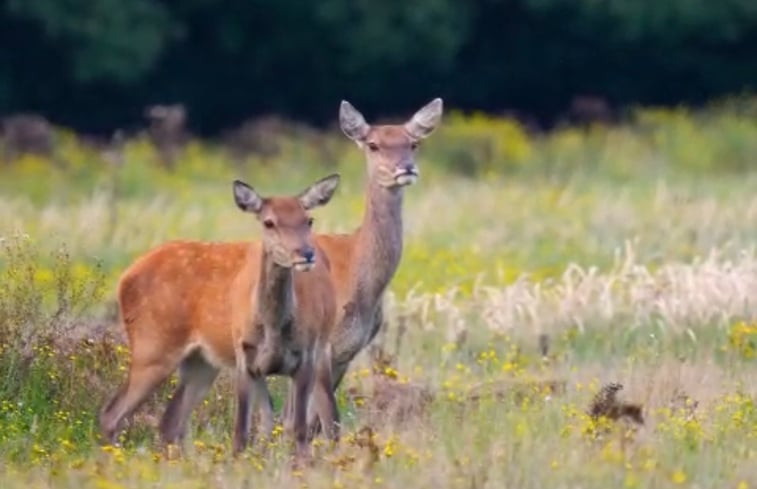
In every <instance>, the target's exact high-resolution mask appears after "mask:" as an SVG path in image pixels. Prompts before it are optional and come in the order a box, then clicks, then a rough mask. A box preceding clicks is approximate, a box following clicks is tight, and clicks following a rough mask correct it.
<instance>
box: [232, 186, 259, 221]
mask: <svg viewBox="0 0 757 489" xmlns="http://www.w3.org/2000/svg"><path fill="white" fill-rule="evenodd" d="M234 202H236V204H237V207H239V208H240V209H242V210H243V211H245V212H253V213H255V214H257V213H258V212H260V209H262V208H263V198H262V197H261V196H260V195H259V194H258V193H257V192H256V191H255V189H254V188H252V187H250V186H249V185H247V184H246V183H244V182H243V181H241V180H234Z"/></svg>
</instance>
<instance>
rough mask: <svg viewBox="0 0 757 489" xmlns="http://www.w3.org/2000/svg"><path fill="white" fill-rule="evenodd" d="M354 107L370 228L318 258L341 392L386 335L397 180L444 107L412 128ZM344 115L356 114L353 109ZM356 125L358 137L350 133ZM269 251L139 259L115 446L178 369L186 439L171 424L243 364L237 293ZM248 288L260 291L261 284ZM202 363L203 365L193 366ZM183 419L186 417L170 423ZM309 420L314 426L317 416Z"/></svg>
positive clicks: (326, 239)
mask: <svg viewBox="0 0 757 489" xmlns="http://www.w3.org/2000/svg"><path fill="white" fill-rule="evenodd" d="M345 104H346V103H343V105H342V113H341V114H340V117H341V116H344V115H345V113H347V114H348V115H349V116H351V118H350V117H348V118H343V120H341V122H342V128H343V130H344V131H345V133H347V135H348V136H349V137H351V138H353V139H354V140H355V141H356V142H357V143H358V145H359V146H360V147H361V148H363V150H364V152H365V154H366V160H367V170H368V183H367V189H366V210H365V215H364V218H363V223H362V224H361V226H360V227H359V228H358V229H357V230H356V231H355V232H353V233H351V234H331V235H316V236H315V237H314V240H315V247H316V249H317V250H318V256H319V257H321V256H323V257H327V258H328V263H329V266H330V269H329V275H330V278H331V283H332V284H333V287H334V290H335V293H336V315H335V318H334V321H333V325H332V332H331V335H330V341H329V342H330V346H331V354H332V359H333V360H332V372H333V385H334V389H336V387H337V386H338V385H339V383H340V381H341V379H342V377H343V375H344V373H345V372H346V370H347V367H348V365H349V362H350V361H351V360H352V359H353V358H354V357H355V355H357V353H358V352H360V350H361V349H362V348H364V347H365V346H366V345H367V344H368V343H369V342H370V340H371V339H372V338H373V336H374V335H375V334H376V332H377V331H378V325H379V324H380V320H381V300H382V297H383V293H384V291H385V289H386V287H387V285H388V284H389V281H390V280H391V278H392V276H393V275H394V272H395V270H396V268H397V265H398V263H399V259H400V255H401V252H402V215H401V210H402V192H403V188H402V186H401V185H397V184H396V182H395V179H394V178H393V177H392V176H393V173H394V171H396V170H398V169H400V168H409V169H410V168H411V169H413V170H415V169H416V167H415V157H414V154H415V149H416V147H417V143H418V141H419V140H420V139H422V138H423V137H426V136H427V135H428V134H430V132H431V130H432V129H433V128H434V126H435V125H437V124H438V120H439V117H440V116H441V100H439V99H437V100H435V101H433V102H431V103H430V104H428V105H427V106H426V107H424V108H423V109H421V110H420V111H419V112H418V113H416V115H415V116H414V117H413V118H412V119H411V120H410V121H408V122H407V123H406V124H405V125H404V126H403V125H397V126H376V127H371V126H369V125H368V124H366V123H365V121H364V120H363V119H362V116H360V115H359V114H358V113H357V111H355V110H354V109H353V108H352V107H351V106H349V104H346V106H345ZM345 107H348V109H351V110H347V111H345ZM355 114H357V117H355ZM348 123H351V124H352V129H354V130H350V128H348V127H347V126H348ZM260 247H261V244H260V243H259V242H253V243H244V242H240V243H203V242H192V241H179V242H171V243H166V244H163V245H160V246H158V247H157V248H155V249H153V250H151V251H150V252H148V253H147V254H145V255H144V256H142V257H140V258H139V259H138V260H137V261H136V262H135V263H134V264H133V265H132V266H131V267H129V268H128V269H127V270H126V271H125V272H124V274H123V276H122V278H121V280H120V283H119V290H118V298H119V307H120V312H121V317H122V321H123V323H124V326H125V328H126V331H127V336H128V338H129V344H130V346H131V350H132V366H131V367H130V371H129V378H128V379H127V382H126V383H125V384H124V386H123V387H122V388H121V390H120V391H119V392H118V393H117V394H116V396H115V398H114V399H113V400H112V401H111V402H110V403H109V404H108V405H107V406H106V407H105V409H104V410H103V412H102V415H101V418H100V421H101V429H102V431H103V434H104V435H105V437H106V438H108V439H112V438H113V436H114V435H115V433H116V431H117V429H118V425H119V423H120V421H121V419H123V417H124V416H127V415H128V414H130V413H131V412H132V411H133V410H134V409H136V408H137V407H138V405H139V404H140V403H141V402H142V401H143V400H144V398H145V397H146V396H147V395H148V394H149V393H150V392H152V390H153V389H154V388H155V387H156V386H157V385H158V384H160V383H161V382H162V381H163V380H164V379H165V378H166V377H167V376H168V375H170V374H171V372H172V371H173V370H174V369H175V368H176V366H177V365H180V369H181V372H182V382H181V383H180V385H179V387H178V388H177V390H176V392H175V393H174V395H173V397H172V400H171V402H170V404H169V407H168V409H167V411H166V415H164V422H165V423H164V425H163V427H162V429H161V431H162V433H163V437H164V439H165V440H166V441H168V442H173V441H174V440H176V439H178V438H179V437H180V436H181V435H182V434H183V433H184V430H185V426H183V424H182V423H179V425H177V424H176V422H173V424H171V423H169V422H168V419H169V418H170V419H179V420H185V418H186V417H187V416H188V411H191V405H193V404H192V403H193V402H197V400H198V399H199V398H201V397H202V395H204V393H205V391H207V388H208V387H209V386H210V385H211V384H212V382H213V380H214V379H215V376H216V375H217V372H218V370H219V369H220V368H222V367H228V368H233V367H234V366H235V351H234V341H233V335H232V328H231V323H232V318H231V312H230V308H229V306H228V304H229V302H228V301H229V300H230V299H229V297H228V291H229V290H230V289H231V285H232V283H233V281H234V280H235V277H236V276H237V273H238V272H239V270H241V269H243V268H244V269H246V272H245V274H246V276H247V277H251V279H252V280H256V279H257V277H258V276H259V262H256V261H248V251H249V253H250V255H251V256H259V255H260ZM318 263H324V260H319V261H318ZM314 271H315V270H314ZM302 276H303V274H296V275H295V284H294V286H295V290H296V293H297V294H301V295H302V296H305V295H307V294H308V293H310V292H309V291H310V290H315V288H313V287H309V286H308V283H307V282H306V281H305V282H303V280H305V279H304V278H301V277H302ZM247 286H248V287H250V288H251V287H252V284H247ZM197 351H201V354H199V355H195V356H193V360H192V361H191V362H188V361H187V358H189V356H190V354H192V353H195V352H197ZM198 356H199V358H201V359H202V362H198V361H196V360H194V358H197V357H198ZM185 370H187V375H185V374H184V372H185ZM185 378H186V379H187V380H186V382H187V383H191V384H192V386H191V389H189V390H190V391H191V395H189V396H187V394H185V392H186V391H187V389H186V388H185V387H182V386H183V385H184V384H185V380H184V379H185ZM190 378H193V379H194V378H196V379H197V380H189V379H190ZM259 387H260V386H259ZM262 387H263V389H260V390H259V391H257V395H260V396H265V398H264V399H260V398H258V399H257V401H258V402H259V403H260V407H261V414H262V417H263V419H271V418H272V412H271V405H270V398H269V396H268V391H267V389H265V388H264V387H265V386H264V385H263V386H262ZM182 389H183V390H182ZM293 395H294V389H290V395H289V399H288V401H287V404H288V408H287V409H286V417H287V419H288V420H289V422H290V423H291V417H292V414H293V413H292V403H291V400H292V397H293ZM256 397H257V396H256ZM124 399H126V401H128V402H126V401H124ZM117 408H118V409H117ZM169 411H170V413H169ZM174 412H178V413H179V414H181V416H169V414H173V413H174ZM310 419H311V420H314V419H315V413H313V415H312V417H311V418H310Z"/></svg>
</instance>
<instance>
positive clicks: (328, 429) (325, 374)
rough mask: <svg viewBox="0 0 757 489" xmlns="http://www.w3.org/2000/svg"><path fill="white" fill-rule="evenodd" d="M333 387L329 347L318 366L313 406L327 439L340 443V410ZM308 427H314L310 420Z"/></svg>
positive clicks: (321, 356) (319, 359) (319, 360)
mask: <svg viewBox="0 0 757 489" xmlns="http://www.w3.org/2000/svg"><path fill="white" fill-rule="evenodd" d="M332 387H333V380H332V375H331V355H329V351H328V346H327V347H326V350H325V351H324V352H323V353H322V355H320V358H318V362H317V364H316V373H315V386H314V388H313V389H314V392H313V400H314V403H313V404H315V409H314V410H315V411H316V412H317V413H318V419H320V421H321V427H322V428H323V430H324V432H325V435H326V437H327V438H328V439H330V440H332V441H335V442H336V441H339V408H338V407H337V404H336V396H335V395H334V391H333V389H332ZM308 426H310V427H311V428H312V427H313V424H311V422H310V420H308Z"/></svg>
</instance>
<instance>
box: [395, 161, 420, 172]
mask: <svg viewBox="0 0 757 489" xmlns="http://www.w3.org/2000/svg"><path fill="white" fill-rule="evenodd" d="M397 171H398V172H400V173H405V174H407V175H417V174H418V167H417V166H415V163H413V162H412V161H406V162H403V163H400V164H399V165H397Z"/></svg>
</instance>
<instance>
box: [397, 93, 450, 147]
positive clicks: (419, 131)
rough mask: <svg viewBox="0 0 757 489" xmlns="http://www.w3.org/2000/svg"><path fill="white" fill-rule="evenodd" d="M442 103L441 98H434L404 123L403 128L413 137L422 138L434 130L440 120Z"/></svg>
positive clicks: (442, 108)
mask: <svg viewBox="0 0 757 489" xmlns="http://www.w3.org/2000/svg"><path fill="white" fill-rule="evenodd" d="M443 110H444V104H443V103H442V99H440V98H435V99H434V100H432V101H431V102H429V103H428V104H427V105H425V106H424V107H423V108H422V109H421V110H419V111H418V112H416V113H415V115H413V117H412V118H411V119H410V120H409V121H407V122H406V123H405V130H406V131H407V133H408V134H410V136H412V137H414V138H415V139H423V138H425V137H427V136H428V135H429V134H431V133H432V132H434V129H436V126H438V125H439V122H440V121H441V120H442V111H443Z"/></svg>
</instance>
